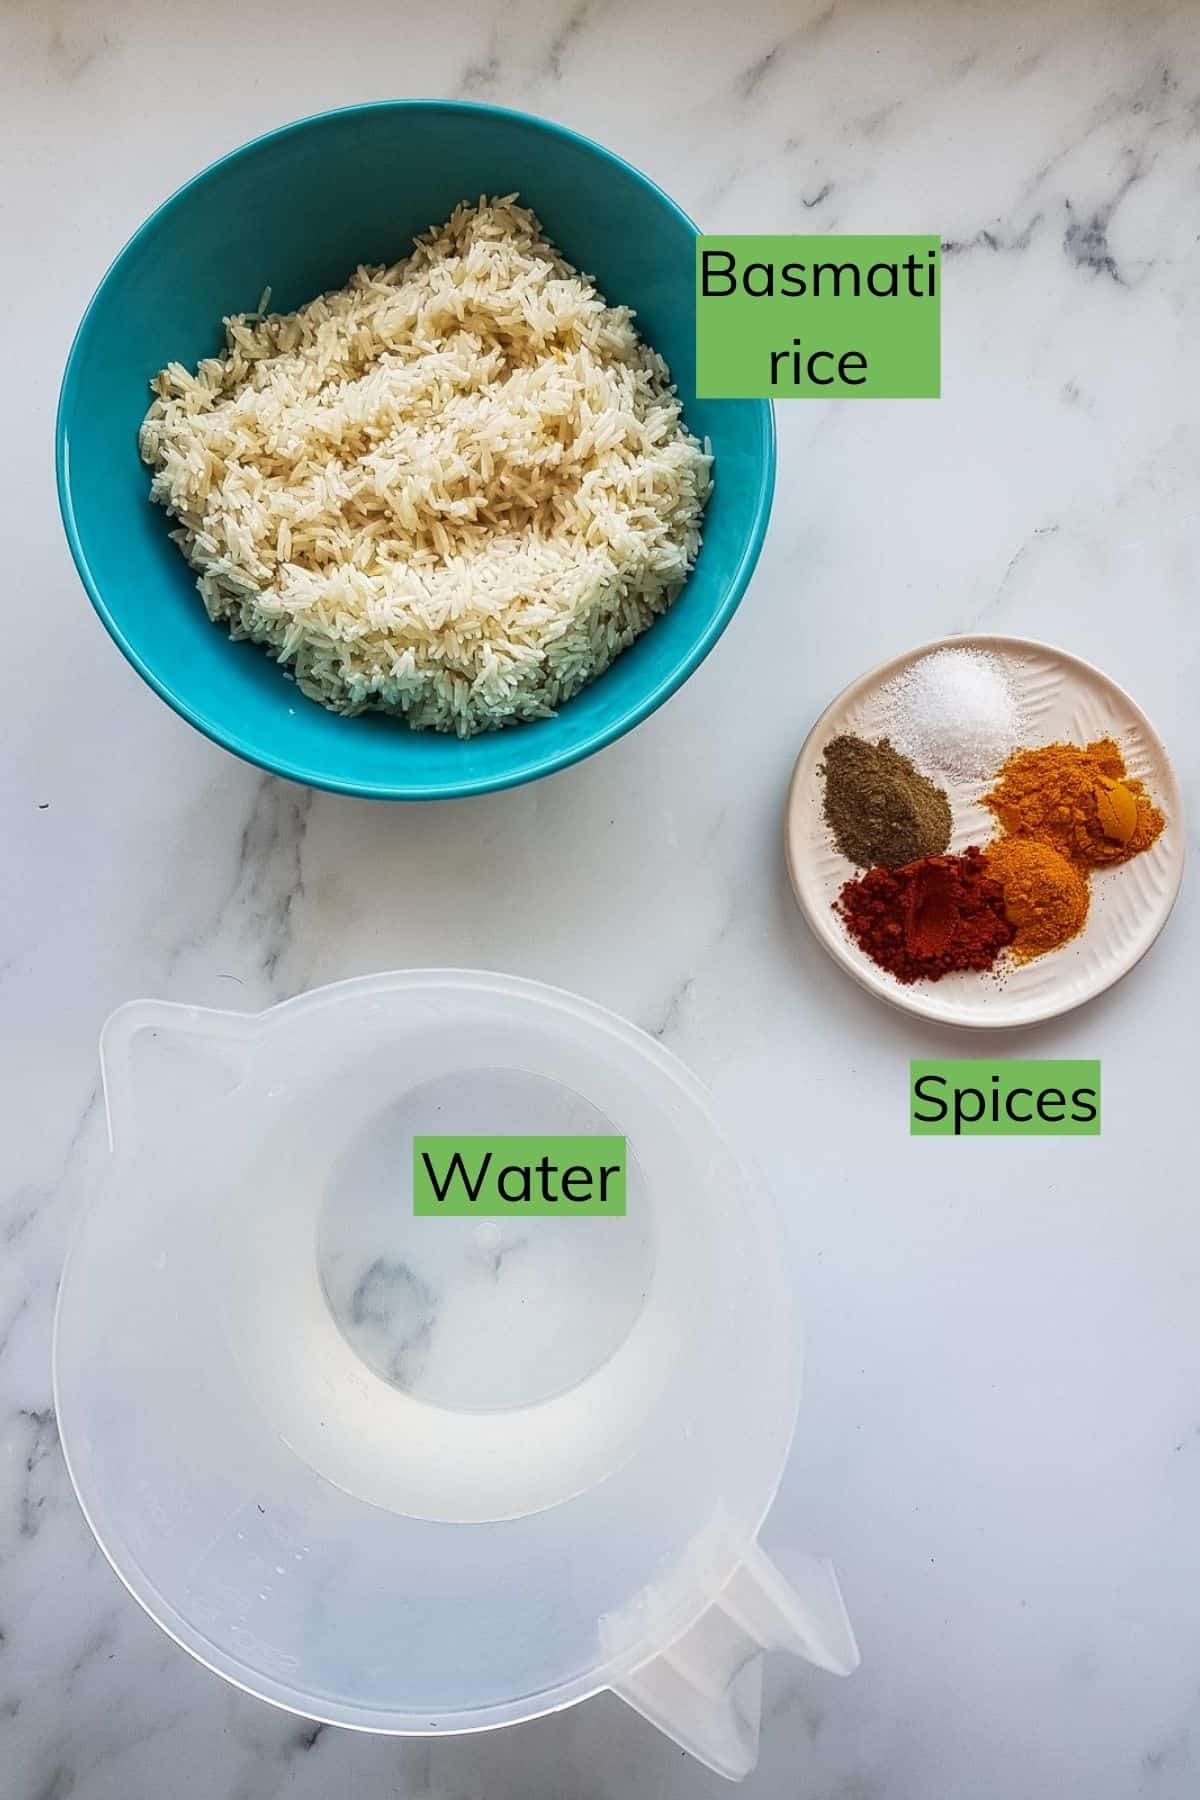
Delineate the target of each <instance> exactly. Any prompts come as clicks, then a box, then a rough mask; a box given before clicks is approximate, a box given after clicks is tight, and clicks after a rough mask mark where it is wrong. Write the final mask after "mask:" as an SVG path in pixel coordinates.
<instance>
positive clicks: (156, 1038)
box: [100, 1000, 262, 1150]
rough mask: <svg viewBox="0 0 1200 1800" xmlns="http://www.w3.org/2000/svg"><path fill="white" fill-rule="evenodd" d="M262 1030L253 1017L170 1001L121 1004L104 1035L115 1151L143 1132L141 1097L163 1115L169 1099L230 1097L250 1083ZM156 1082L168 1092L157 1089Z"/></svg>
mask: <svg viewBox="0 0 1200 1800" xmlns="http://www.w3.org/2000/svg"><path fill="white" fill-rule="evenodd" d="M261 1030H262V1024H261V1020H260V1019H259V1018H258V1017H256V1016H255V1015H254V1014H251V1013H229V1012H220V1011H217V1010H215V1009H214V1008H211V1007H203V1006H182V1005H179V1004H177V1003H175V1002H173V1001H169V1000H131V1001H128V1002H127V1003H126V1005H124V1006H119V1007H118V1008H117V1010H116V1012H114V1013H111V1014H110V1015H109V1017H108V1018H107V1019H106V1020H105V1023H104V1027H103V1029H102V1031H101V1033H100V1075H101V1081H102V1083H103V1088H104V1110H105V1114H106V1117H107V1120H108V1147H109V1149H110V1150H116V1149H117V1147H118V1145H119V1144H120V1143H122V1142H123V1141H124V1140H125V1138H126V1137H127V1136H131V1135H134V1134H135V1131H136V1117H137V1108H138V1103H139V1099H145V1100H146V1101H147V1102H151V1101H154V1102H157V1104H158V1107H159V1110H160V1111H161V1109H162V1106H163V1104H164V1102H166V1101H168V1100H169V1102H170V1103H171V1104H173V1105H177V1106H178V1105H183V1106H186V1105H187V1101H188V1097H189V1095H194V1096H196V1097H200V1096H207V1097H211V1096H212V1095H214V1094H219V1093H221V1092H226V1093H227V1092H230V1091H231V1090H232V1089H233V1088H234V1087H236V1086H237V1084H238V1082H239V1081H240V1080H241V1079H242V1076H243V1074H244V1073H245V1068H246V1064H247V1061H248V1057H249V1052H250V1049H251V1047H252V1045H253V1044H254V1043H255V1041H256V1040H257V1039H258V1037H259V1036H260V1034H261ZM168 1052H170V1053H171V1054H170V1055H168ZM168 1063H169V1064H170V1067H169V1068H168V1066H167V1065H168ZM156 1083H157V1084H158V1087H159V1089H160V1090H164V1091H155V1090H156ZM167 1088H169V1093H168V1092H167V1091H165V1089H167Z"/></svg>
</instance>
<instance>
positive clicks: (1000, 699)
mask: <svg viewBox="0 0 1200 1800" xmlns="http://www.w3.org/2000/svg"><path fill="white" fill-rule="evenodd" d="M881 699H882V702H883V709H884V711H883V720H882V723H883V726H884V728H885V730H886V731H887V733H888V735H889V737H890V738H891V741H892V742H893V743H894V744H895V746H896V748H897V749H898V750H900V751H901V752H902V753H903V754H904V755H905V756H908V757H911V758H912V760H913V761H914V762H917V763H923V764H925V765H926V766H927V767H929V768H933V769H937V770H938V771H939V772H940V773H942V774H945V775H951V776H954V777H955V778H957V779H958V780H961V781H979V780H982V779H983V778H984V777H985V776H987V775H990V774H992V772H993V771H994V770H995V769H997V768H999V766H1000V764H1001V763H1002V762H1003V761H1004V759H1005V758H1006V757H1007V756H1009V755H1011V754H1012V752H1013V751H1014V750H1015V749H1017V747H1018V745H1019V744H1020V742H1021V707H1020V703H1019V701H1018V699H1017V694H1016V690H1015V689H1014V687H1013V685H1012V682H1011V681H1010V680H1009V678H1008V675H1007V673H1006V672H1005V668H1004V665H1003V663H1002V662H1001V660H1000V659H999V657H996V656H989V655H988V653H987V652H986V651H984V650H935V651H934V652H933V654H932V655H931V656H923V657H922V658H921V659H920V661H919V662H915V663H913V665H912V667H911V668H908V669H906V670H905V671H904V673H903V674H902V675H898V676H897V677H896V679H895V680H894V681H892V682H889V683H888V685H887V687H885V688H884V689H883V692H882V695H881Z"/></svg>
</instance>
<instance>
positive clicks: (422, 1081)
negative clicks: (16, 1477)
mask: <svg viewBox="0 0 1200 1800" xmlns="http://www.w3.org/2000/svg"><path fill="white" fill-rule="evenodd" d="M101 1060H102V1065H103V1073H104V1092H105V1101H106V1105H107V1109H108V1120H109V1134H110V1144H111V1151H112V1154H111V1158H110V1163H109V1168H108V1170H107V1175H106V1179H105V1181H104V1183H103V1184H102V1186H101V1188H100V1190H99V1191H98V1192H97V1194H96V1196H95V1198H94V1199H93V1201H92V1202H91V1204H90V1205H89V1207H88V1209H87V1210H86V1213H85V1216H84V1218H83V1219H82V1221H81V1223H80V1225H79V1228H78V1231H77V1234H76V1237H75V1240H74V1243H73V1245H72V1248H71V1250H70V1253H69V1256H68V1258H67V1264H66V1268H65V1271H64V1275H63V1282H62V1288H61V1291H60V1296H59V1307H58V1316H57V1320H56V1326H55V1395H56V1404H57V1408H58V1420H59V1428H60V1431H61V1434H62V1441H63V1447H64V1450H65V1453H66V1457H67V1463H68V1467H69V1469H70V1472H71V1478H72V1481H73V1482H74V1484H75V1488H76V1492H77V1494H78V1496H79V1500H80V1503H81V1505H82V1507H83V1510H84V1512H85V1514H86V1516H87V1519H88V1522H89V1524H90V1525H91V1528H92V1530H93V1531H94V1533H95V1535H96V1537H97V1539H98V1541H99V1543H100V1545H101V1547H102V1548H103V1550H104V1551H105V1554H106V1555H107V1556H108V1558H109V1560H110V1562H111V1563H112V1565H113V1567H114V1569H115V1570H116V1571H117V1573H118V1575H119V1576H120V1577H121V1579H122V1580H123V1581H124V1582H125V1584H126V1586H127V1587H128V1588H129V1590H130V1591H131V1593H132V1594H133V1595H134V1596H135V1598H136V1599H138V1600H139V1601H140V1602H141V1604H142V1605H143V1606H144V1607H145V1608H146V1610H147V1612H149V1613H150V1615H151V1617H152V1618H154V1619H155V1620H156V1621H157V1622H158V1624H159V1625H161V1626H162V1627H163V1629H164V1630H165V1631H167V1632H169V1633H170V1635H171V1636H172V1637H173V1638H174V1639H175V1640H176V1641H177V1642H178V1643H180V1644H182V1645H183V1646H184V1648H185V1649H187V1650H190V1651H191V1652H192V1654H193V1655H195V1656H196V1657H198V1658H199V1659H200V1661H202V1662H203V1663H204V1664H206V1666H207V1667H209V1668H210V1669H213V1670H215V1671H216V1672H217V1673H218V1674H220V1675H223V1676H225V1677H226V1678H227V1679H228V1680H230V1681H232V1682H235V1683H236V1684H237V1685H239V1686H240V1687H242V1688H245V1689H246V1690H248V1691H249V1692H251V1693H253V1694H256V1695H259V1696H260V1697H261V1698H262V1699H264V1700H268V1701H271V1702H274V1703H275V1704H277V1705H280V1706H283V1707H287V1708H289V1709H290V1710H291V1711H293V1712H296V1713H300V1714H302V1715H304V1716H306V1717H309V1718H313V1719H320V1720H326V1721H329V1722H331V1723H333V1724H338V1725H345V1726H353V1727H358V1728H360V1729H364V1730H370V1731H379V1732H396V1733H413V1734H416V1733H425V1734H429V1733H438V1734H440V1733H445V1732H455V1731H468V1730H477V1729H482V1728H485V1727H491V1726H499V1725H506V1724H511V1723H514V1722H516V1721H518V1720H522V1719H529V1718H533V1717H535V1716H537V1715H538V1714H541V1713H544V1712H548V1711H551V1710H553V1709H556V1708H559V1707H563V1706H566V1705H569V1704H571V1703H573V1702H575V1701H579V1700H583V1699H585V1698H587V1697H588V1696H589V1695H592V1694H595V1693H597V1692H600V1691H601V1690H603V1689H606V1688H608V1689H611V1690H612V1691H614V1692H615V1693H617V1694H619V1695H620V1696H621V1697H622V1698H623V1699H625V1700H626V1701H628V1702H629V1704H630V1705H631V1706H633V1707H634V1708H636V1710H637V1711H638V1712H640V1713H642V1714H643V1715H644V1716H645V1717H646V1718H648V1719H649V1720H651V1721H652V1722H653V1723H654V1724H655V1725H657V1726H659V1727H660V1728H661V1729H662V1730H663V1731H665V1732H667V1733H668V1734H669V1736H671V1737H672V1738H673V1739H674V1740H675V1741H676V1742H677V1743H679V1744H681V1745H682V1746H683V1747H684V1748H685V1749H687V1750H689V1751H691V1752H692V1753H693V1754H694V1755H695V1756H697V1757H699V1758H700V1759H701V1760H702V1761H703V1762H705V1763H707V1764H708V1765H709V1766H710V1767H711V1768H713V1769H716V1770H719V1771H720V1772H721V1773H722V1774H724V1775H727V1776H731V1777H734V1778H737V1777H740V1776H742V1775H744V1774H746V1773H747V1771H748V1770H749V1769H750V1768H752V1767H753V1765H754V1761H755V1759H756V1755H757V1744H758V1724H759V1698H760V1685H761V1667H760V1665H761V1656H760V1654H759V1652H761V1651H762V1650H764V1649H783V1650H790V1651H792V1652H794V1653H795V1654H797V1655H799V1656H801V1657H804V1658H806V1659H807V1660H808V1661H810V1662H813V1663H816V1664H818V1665H819V1666H820V1667H822V1668H825V1669H829V1670H832V1671H834V1672H836V1673H841V1674H845V1673H848V1672H849V1671H850V1670H851V1669H852V1668H853V1667H854V1666H855V1665H856V1663H857V1660H858V1658H857V1651H856V1649H855V1644H854V1638H853V1634H852V1632H851V1630H850V1626H849V1623H848V1621H847V1618H846V1614H845V1610H844V1608H843V1606H842V1601H841V1596H840V1594H839V1591H838V1587H837V1582H836V1579H835V1577H834V1574H833V1571H832V1568H831V1567H830V1565H829V1564H828V1563H826V1562H824V1561H821V1560H819V1559H817V1558H813V1557H799V1558H796V1559H793V1560H792V1561H791V1562H790V1563H789V1567H788V1574H787V1576H786V1577H785V1576H784V1574H783V1573H782V1572H781V1571H780V1570H779V1569H778V1568H776V1566H775V1565H774V1564H772V1563H771V1562H770V1561H769V1560H768V1559H767V1557H766V1556H765V1554H764V1553H763V1551H762V1550H761V1548H760V1547H759V1546H758V1544H757V1541H756V1540H757V1535H758V1532H759V1528H760V1526H761V1524H762V1520H763V1517H764V1514H765V1513H766V1511H767V1508H768V1507H769V1506H770V1503H771V1501H772V1499H773V1497H774V1494H775V1491H776V1488H777V1485H778V1482H779V1479H780V1474H781V1471H782V1468H783V1463H784V1459H785V1456H786V1454H787V1450H788V1446H789V1443H790V1440H791V1435H792V1427H793V1422H794V1415H795V1409H796V1402H797V1393H798V1336H797V1330H796V1326H795V1322H794V1318H793V1313H792V1307H791V1296H790V1292H789V1285H788V1282H787V1279H786V1277H785V1274H784V1272H783V1271H784V1257H783V1255H782V1253H781V1245H780V1239H779V1234H778V1227H777V1222H776V1219H775V1216H774V1213H773V1209H772V1206H771V1204H770V1202H769V1200H768V1198H767V1196H766V1195H765V1193H764V1191H763V1189H762V1186H761V1183H760V1182H759V1180H758V1179H757V1177H756V1176H755V1175H754V1173H753V1172H752V1171H751V1170H750V1169H748V1168H747V1167H746V1166H745V1165H744V1164H743V1162H742V1161H741V1160H740V1158H739V1157H738V1156H737V1155H736V1154H735V1153H734V1151H733V1149H732V1148H731V1146H730V1144H729V1143H728V1141H727V1140H726V1138H725V1137H724V1136H723V1134H722V1132H721V1130H720V1128H719V1127H718V1125H717V1123H716V1121H715V1119H714V1117H713V1115H712V1112H711V1110H710V1106H709V1102H708V1099H707V1097H706V1095H705V1093H704V1090H703V1089H702V1088H701V1087H700V1085H699V1084H698V1083H697V1082H696V1081H695V1080H694V1078H693V1077H692V1076H691V1075H690V1074H689V1073H688V1071H687V1070H686V1069H685V1068H684V1067H683V1066H682V1064H680V1063H679V1062H678V1061H677V1060H676V1058H675V1057H673V1056H671V1055H670V1054H669V1053H668V1052H667V1051H666V1050H664V1049H663V1048H662V1046H661V1045H659V1044H658V1043H656V1042H655V1041H654V1040H653V1039H652V1038H649V1037H647V1036H646V1035H645V1034H644V1033H642V1032H640V1031H638V1030H637V1029H635V1028H634V1027H633V1026H631V1025H628V1024H626V1023H624V1022H623V1021H621V1020H620V1019H617V1018H615V1017H614V1016H613V1015H612V1014H610V1013H607V1012H605V1011H604V1010H602V1009H601V1008H600V1007H597V1006H595V1005H592V1004H591V1003H590V1002H587V1001H584V1000H580V999H576V998H574V997H573V996H570V995H568V994H564V993H559V992H557V991H555V990H553V989H550V988H545V987H541V986H538V985H536V984H534V983H532V982H528V981H518V980H514V979H510V978H507V977H502V976H498V975H487V974H475V973H469V972H465V971H455V970H450V971H447V970H440V971H439V970H431V971H410V972H406V973H397V974H391V975H383V976H378V977H370V978H366V979H362V980H356V981H349V982H344V983H341V984H339V985H337V986H334V987H329V988H324V989H319V990H317V991H315V992H313V993H310V994H307V995H305V996H303V997H302V998H300V999H297V1000H292V1001H289V1002H287V1003H286V1004H284V1005H282V1006H277V1007H274V1008H273V1009H272V1010H271V1011H269V1012H266V1013H263V1014H260V1015H257V1016H253V1017H251V1016H247V1015H244V1014H236V1013H225V1012H214V1011H207V1010H201V1009H197V1008H193V1007H186V1006H178V1005H168V1004H159V1003H157V1002H153V1001H136V1002H133V1003H131V1004H130V1005H128V1006H125V1007H122V1008H121V1009H120V1010H119V1011H118V1012H117V1013H115V1014H114V1015H113V1017H112V1018H111V1019H110V1020H109V1022H108V1024H107V1025H106V1027H105V1029H104V1033H103V1037H102V1040H101ZM594 1132H605V1133H616V1134H620V1135H623V1136H625V1138H626V1140H627V1145H628V1167H627V1201H626V1212H625V1214H624V1216H623V1217H613V1218H602V1217H594V1216H583V1215H581V1216H578V1217H559V1216H554V1217H534V1218H529V1217H525V1218H522V1217H521V1216H520V1211H519V1208H514V1216H513V1217H511V1218H510V1217H507V1216H506V1217H502V1218H476V1217H461V1218H460V1217H454V1218H451V1217H435V1218H424V1217H422V1218H418V1217H414V1216H413V1207H412V1139H413V1137H414V1135H423V1134H431V1135H439V1136H449V1135H454V1136H471V1135H481V1136H494V1135H498V1134H508V1135H527V1136H534V1135H555V1136H562V1135H583V1134H590V1133H594Z"/></svg>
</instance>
